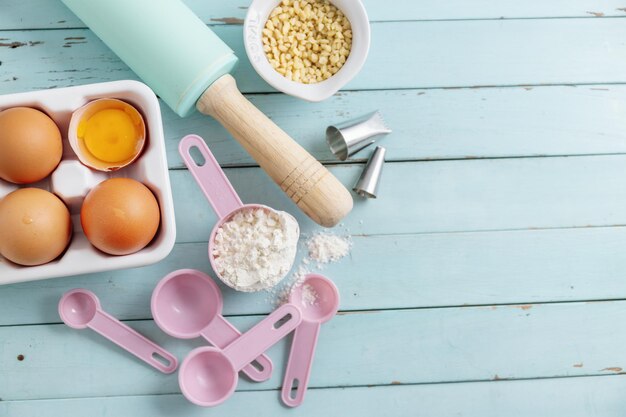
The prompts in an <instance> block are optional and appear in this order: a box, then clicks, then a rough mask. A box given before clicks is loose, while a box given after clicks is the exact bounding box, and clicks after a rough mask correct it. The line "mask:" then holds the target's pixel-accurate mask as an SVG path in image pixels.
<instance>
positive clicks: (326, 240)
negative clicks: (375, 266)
mask: <svg viewBox="0 0 626 417" xmlns="http://www.w3.org/2000/svg"><path fill="white" fill-rule="evenodd" d="M306 245H307V248H308V249H309V258H310V259H311V260H313V261H316V262H317V263H318V264H327V263H329V262H337V261H338V260H339V259H341V258H343V257H344V256H346V255H347V254H348V253H350V248H351V246H352V243H351V241H350V238H349V237H345V236H337V235H332V234H328V233H318V234H315V235H313V236H312V237H311V238H309V239H308V240H307V242H306Z"/></svg>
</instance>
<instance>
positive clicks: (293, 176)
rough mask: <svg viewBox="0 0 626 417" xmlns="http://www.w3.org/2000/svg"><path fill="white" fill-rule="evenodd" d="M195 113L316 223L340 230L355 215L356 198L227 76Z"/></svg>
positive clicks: (199, 103) (219, 80)
mask: <svg viewBox="0 0 626 417" xmlns="http://www.w3.org/2000/svg"><path fill="white" fill-rule="evenodd" d="M196 107H197V108H198V110H199V111H200V112H201V113H204V114H207V115H210V116H212V117H213V118H214V119H215V120H217V121H219V122H220V124H221V125H222V126H224V128H226V130H228V131H229V132H230V134H231V135H232V136H233V138H235V140H237V142H238V143H239V144H240V145H241V146H242V147H243V148H244V149H245V150H246V152H247V153H248V154H249V155H250V156H251V157H252V158H253V159H254V160H255V161H257V163H258V164H259V166H260V167H261V168H262V169H263V170H264V171H265V173H267V175H268V176H269V177H270V178H271V179H272V180H274V182H275V183H276V184H277V185H278V186H279V187H280V188H281V190H283V191H284V192H285V194H286V195H287V197H289V198H290V199H291V201H293V202H294V204H296V205H297V206H298V208H299V209H300V210H301V211H302V212H303V213H304V214H306V215H307V216H308V217H309V218H310V219H312V220H313V221H314V222H315V223H317V224H319V225H321V226H324V227H333V226H335V225H337V224H338V223H339V222H340V221H341V220H342V219H343V218H344V217H345V216H347V215H348V213H350V210H352V196H351V195H350V192H349V191H348V189H347V188H346V187H344V185H343V184H341V183H340V182H339V181H338V180H337V178H335V177H334V176H333V175H332V174H331V173H330V172H329V171H328V169H327V168H325V167H324V166H323V165H322V164H320V163H319V162H318V161H317V159H315V158H314V157H313V156H312V155H311V154H310V153H308V152H307V151H306V150H305V149H304V148H303V147H302V146H300V145H299V144H298V143H297V142H296V141H295V140H294V139H293V138H291V137H290V136H289V135H288V134H287V133H285V131H284V130H282V129H281V128H280V127H278V126H277V125H276V124H275V123H274V122H272V121H271V120H270V119H269V118H268V117H267V116H266V115H265V114H263V113H262V112H261V111H260V110H259V109H258V108H256V107H255V106H254V105H253V104H252V103H250V101H248V100H246V98H245V97H244V96H243V94H241V93H240V92H239V90H238V89H237V84H236V82H235V79H234V78H233V77H232V76H231V75H230V74H226V75H224V76H222V77H220V78H219V79H218V80H217V81H215V82H214V83H213V85H211V86H210V87H209V88H208V89H207V90H206V91H205V92H204V93H203V94H202V96H200V99H199V100H198V102H197V104H196Z"/></svg>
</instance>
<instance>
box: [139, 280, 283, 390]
mask: <svg viewBox="0 0 626 417" xmlns="http://www.w3.org/2000/svg"><path fill="white" fill-rule="evenodd" d="M150 306H151V308H152V316H153V317H154V321H155V322H156V324H157V325H158V326H159V327H160V328H161V330H163V331H164V332H165V333H167V334H169V335H170V336H173V337H178V338H181V339H191V338H195V337H200V336H201V337H204V338H205V339H206V340H207V341H209V342H210V343H211V344H212V345H213V346H216V347H218V348H220V349H222V348H225V347H226V346H228V345H229V344H230V343H232V342H234V341H235V340H236V339H237V338H238V337H239V336H241V332H240V331H239V330H237V329H236V328H235V327H234V326H233V325H232V324H230V323H229V322H228V321H227V320H226V319H225V318H224V317H223V316H222V306H223V300H222V293H221V291H220V289H219V287H218V286H217V284H215V282H214V281H213V280H212V279H211V277H209V276H208V275H207V274H205V273H204V272H201V271H197V270H195V269H179V270H178V271H174V272H171V273H169V274H168V275H166V276H165V278H163V279H162V280H161V281H160V282H159V283H158V284H157V286H156V288H155V289H154V291H153V293H152V301H151V303H150ZM255 361H256V363H257V365H258V367H257V365H254V364H248V365H246V366H245V367H244V368H243V369H242V371H243V372H244V373H245V374H246V375H247V376H248V377H249V378H250V379H252V380H253V381H257V382H260V381H265V380H267V379H269V378H270V376H272V361H271V360H270V358H269V357H267V355H260V356H259V357H257V358H256V359H255Z"/></svg>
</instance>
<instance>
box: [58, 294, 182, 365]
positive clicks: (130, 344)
mask: <svg viewBox="0 0 626 417" xmlns="http://www.w3.org/2000/svg"><path fill="white" fill-rule="evenodd" d="M59 315H60V316H61V319H62V320H63V322H64V323H65V324H67V325H68V326H70V327H71V328H73V329H84V328H86V327H89V328H90V329H92V330H94V331H96V332H97V333H100V334H101V335H102V336H104V337H106V338H107V339H109V340H110V341H112V342H113V343H115V344H117V345H118V346H120V347H121V348H123V349H125V350H127V351H128V352H130V353H132V354H133V355H135V356H136V357H138V358H139V359H141V360H142V361H144V362H146V363H147V364H148V365H152V366H153V367H155V368H156V369H158V370H159V371H161V372H163V373H166V374H170V373H172V372H174V371H175V370H176V367H177V366H178V361H177V360H176V357H175V356H174V355H172V354H171V353H169V352H168V351H166V350H165V349H163V348H161V347H159V346H158V345H156V344H155V343H154V342H152V341H150V340H148V339H147V338H146V337H144V336H142V335H140V334H139V333H137V332H136V331H135V330H133V329H131V328H130V327H128V326H127V325H125V324H124V323H122V322H121V321H119V320H117V319H116V318H114V317H112V316H110V315H109V314H107V313H105V312H104V311H102V308H101V307H100V300H98V297H96V295H95V294H94V293H92V292H91V291H88V290H84V289H82V288H77V289H74V290H71V291H69V292H66V293H65V294H64V295H63V297H61V300H60V301H59Z"/></svg>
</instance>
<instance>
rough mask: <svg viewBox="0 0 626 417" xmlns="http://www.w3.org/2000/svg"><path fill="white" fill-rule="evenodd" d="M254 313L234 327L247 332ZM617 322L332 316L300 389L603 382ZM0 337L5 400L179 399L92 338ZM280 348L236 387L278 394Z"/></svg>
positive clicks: (571, 316) (577, 317) (1, 331)
mask: <svg viewBox="0 0 626 417" xmlns="http://www.w3.org/2000/svg"><path fill="white" fill-rule="evenodd" d="M261 317H262V316H247V317H236V318H233V319H232V321H233V323H234V324H235V325H236V326H237V327H239V328H240V329H242V330H245V329H248V328H249V327H250V326H252V325H253V324H254V323H256V322H257V321H258V320H260V319H261ZM625 319H626V302H625V301H612V302H596V303H584V304H583V303H560V304H543V305H521V306H506V307H477V308H467V307H466V308H443V309H442V308H438V309H420V310H391V311H379V312H366V313H360V314H359V313H356V314H355V313H353V314H347V315H339V316H337V317H336V318H335V319H334V320H333V321H331V322H329V323H327V324H326V325H324V328H323V329H322V332H321V336H320V340H319V344H318V346H317V352H316V362H315V368H314V371H313V373H312V375H311V381H310V385H311V386H312V387H329V386H365V385H388V384H395V383H403V384H415V383H435V382H437V383H439V382H464V381H483V380H484V381H486V380H498V379H529V378H547V377H568V376H584V375H612V374H615V373H619V372H622V369H624V368H626V364H625V363H624V354H623V349H622V346H623V344H624V342H626V340H623V339H624V337H625V336H624V332H621V331H620V328H619V327H616V326H615V323H620V322H622V321H624V320H625ZM130 324H131V325H132V327H134V328H136V329H138V330H139V331H140V332H141V333H143V334H146V335H147V336H148V337H150V338H152V339H154V340H155V341H156V342H157V343H159V344H161V345H163V346H164V347H165V348H166V349H168V350H170V351H171V352H173V353H174V354H176V355H177V356H179V357H181V358H182V357H183V356H184V355H185V354H186V353H187V352H188V351H189V350H190V349H191V348H192V347H194V346H198V345H199V344H200V341H198V340H194V341H178V340H174V339H172V338H169V337H167V336H165V335H164V334H163V333H162V332H160V330H159V329H158V328H157V327H156V326H155V325H154V324H153V323H152V322H151V321H135V322H131V323H130ZM478 335H480V337H477V336H478ZM0 340H1V342H0V374H1V375H2V379H1V380H0V398H3V399H4V400H20V399H35V398H37V399H45V398H70V397H72V398H73V397H93V396H100V397H107V396H119V395H148V394H169V393H176V392H178V382H177V375H176V374H173V375H168V376H164V375H163V374H160V373H159V372H157V371H156V370H153V369H152V368H150V367H149V366H147V365H145V364H144V363H143V362H140V361H137V360H136V359H133V358H132V356H129V355H128V354H127V353H125V352H123V351H121V350H120V349H118V348H116V347H115V346H113V345H112V344H111V343H110V342H108V341H106V340H104V339H103V338H102V337H101V336H99V335H97V334H95V333H94V332H90V331H77V330H73V329H70V328H68V327H66V326H64V325H37V326H17V327H16V326H10V327H2V328H0ZM287 346H288V345H287V343H286V341H284V340H283V341H281V342H280V343H279V344H278V345H276V346H275V347H274V348H272V349H270V350H269V351H268V354H269V355H270V357H271V358H272V360H273V361H274V365H275V372H274V374H273V376H272V378H271V379H270V380H269V381H267V382H265V383H262V384H258V383H251V382H248V381H244V380H243V378H242V379H241V380H240V381H239V386H238V389H239V390H243V391H247V390H252V389H254V390H258V389H273V388H277V387H279V386H280V385H281V381H282V370H283V369H284V366H285V358H286V357H287ZM599 347H602V348H601V349H600V348H599ZM18 355H23V357H24V358H23V360H21V361H20V360H19V359H18ZM69 374H71V378H67V377H63V375H69Z"/></svg>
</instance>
